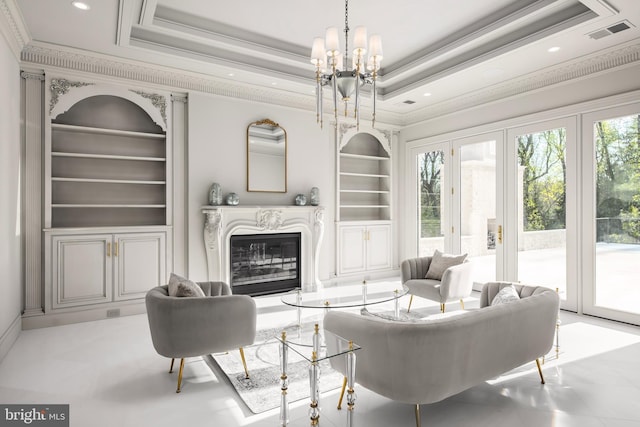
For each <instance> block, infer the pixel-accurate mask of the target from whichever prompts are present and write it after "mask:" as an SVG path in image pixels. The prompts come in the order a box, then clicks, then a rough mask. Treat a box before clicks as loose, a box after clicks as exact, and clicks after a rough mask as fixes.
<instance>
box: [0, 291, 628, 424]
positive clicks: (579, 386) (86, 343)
mask: <svg viewBox="0 0 640 427" xmlns="http://www.w3.org/2000/svg"><path fill="white" fill-rule="evenodd" d="M477 296H478V295H477V294H476V295H474V296H472V298H470V299H469V300H468V301H467V306H468V307H473V306H474V305H475V306H477ZM257 302H258V306H259V311H260V314H259V317H258V324H259V326H269V325H270V324H273V322H277V321H281V320H282V319H283V318H290V319H291V320H294V319H295V312H294V311H293V310H291V309H290V308H287V307H284V306H282V305H281V304H280V303H279V298H278V297H275V296H272V297H262V298H257ZM407 303H408V297H404V299H403V301H402V306H403V307H406V305H407ZM454 308H457V307H456V304H451V309H454ZM415 310H423V311H432V312H433V313H435V312H436V311H437V304H432V303H430V302H428V301H426V300H421V299H419V298H417V299H414V303H413V308H412V311H415ZM561 317H562V321H563V325H562V328H561V335H560V337H561V345H562V347H561V354H560V358H559V360H558V361H555V360H547V362H546V364H545V365H544V368H543V369H544V373H545V377H546V380H547V384H546V385H541V384H540V382H539V380H538V373H537V371H536V369H535V364H533V363H531V364H529V365H527V366H524V367H522V368H520V369H517V370H516V371H513V372H510V373H507V374H505V375H503V376H501V377H500V378H497V379H496V380H494V381H490V382H487V383H483V384H481V385H478V386H476V387H474V388H472V389H470V390H467V391H465V392H463V393H461V394H459V395H456V396H453V397H450V398H449V399H446V400H444V401H442V402H439V403H436V404H433V405H423V406H422V407H421V411H422V425H423V426H425V427H436V426H455V427H465V426H469V427H470V426H473V427H478V426H522V427H544V426H579V427H591V426H594V427H595V426H598V427H603V426H606V427H630V426H640V410H638V408H639V407H640V406H638V402H640V366H639V362H638V361H640V328H638V327H633V326H628V325H622V324H619V323H614V322H608V321H603V320H599V319H593V318H589V317H583V316H577V315H574V314H571V313H564V312H563V313H562V316H561ZM395 362H396V363H401V361H395ZM425 364H428V361H425ZM168 367H169V360H168V359H165V358H163V357H160V356H158V355H157V354H156V353H155V351H154V350H153V347H152V344H151V339H150V336H149V331H148V325H147V318H146V316H145V315H139V316H129V317H123V318H118V319H109V320H102V321H96V322H87V323H81V324H75V325H67V326H58V327H52V328H46V329H37V330H30V331H23V332H22V333H21V335H20V337H19V338H18V341H17V342H16V343H15V345H14V346H13V348H12V349H11V351H10V352H9V354H8V355H7V356H6V357H5V359H4V360H3V361H2V363H1V364H0V403H31V404H33V403H38V404H42V403H45V404H47V403H48V404H52V403H69V404H70V408H71V409H70V411H71V416H70V419H71V426H72V427H100V426H105V427H107V426H108V427H113V426H171V427H175V426H224V427H227V426H251V427H263V426H277V425H278V411H277V410H272V411H269V412H266V413H262V414H257V415H255V414H252V413H251V412H250V411H249V410H248V409H247V408H246V407H245V406H244V404H243V403H242V401H241V400H240V399H239V398H238V396H237V395H236V393H235V391H234V390H233V388H232V387H231V386H230V385H229V383H228V382H227V380H226V378H225V377H224V376H223V375H220V374H218V375H216V373H214V372H212V371H211V370H210V368H209V367H208V365H207V364H206V363H205V362H204V361H202V359H200V358H193V359H188V360H187V363H186V367H185V381H184V388H183V392H182V393H180V394H176V393H175V385H176V379H177V374H176V373H175V372H174V374H173V375H170V374H168V373H167V370H168ZM356 392H357V396H358V398H357V402H356V421H357V424H356V425H358V426H369V427H376V426H380V427H389V426H414V425H415V421H414V412H413V407H412V405H407V404H402V403H397V402H393V401H390V400H388V399H385V398H383V397H380V396H379V395H376V394H374V393H372V392H369V391H367V390H365V389H362V388H360V389H356ZM337 396H338V390H335V391H333V392H329V393H326V394H324V395H322V400H321V403H322V404H323V412H322V417H321V425H323V426H343V425H345V424H346V423H345V420H346V418H345V414H344V411H337V410H336V409H335V401H336V399H337ZM307 410H308V407H307V406H306V402H304V401H300V402H296V403H294V404H292V418H291V419H292V421H291V424H290V425H292V426H306V425H308V421H307Z"/></svg>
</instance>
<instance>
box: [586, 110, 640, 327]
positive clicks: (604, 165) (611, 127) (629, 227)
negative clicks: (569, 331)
mask: <svg viewBox="0 0 640 427" xmlns="http://www.w3.org/2000/svg"><path fill="white" fill-rule="evenodd" d="M582 135H583V147H584V149H583V151H582V165H583V170H582V173H583V177H584V179H583V183H584V185H583V192H582V195H583V196H582V209H583V212H584V220H583V224H582V233H581V234H582V241H581V249H582V252H581V253H582V259H583V260H584V262H583V266H582V270H583V272H584V274H583V280H582V281H581V282H582V283H583V287H584V299H583V312H584V313H586V314H592V315H596V316H600V317H606V318H610V319H615V320H620V321H623V322H629V323H634V324H640V286H638V276H640V103H636V104H632V105H628V106H624V107H618V108H610V109H607V110H603V111H597V112H593V113H589V114H585V115H584V116H583V120H582Z"/></svg>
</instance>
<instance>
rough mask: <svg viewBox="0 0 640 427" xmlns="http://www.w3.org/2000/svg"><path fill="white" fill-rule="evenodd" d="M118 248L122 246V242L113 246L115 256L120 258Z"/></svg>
mask: <svg viewBox="0 0 640 427" xmlns="http://www.w3.org/2000/svg"><path fill="white" fill-rule="evenodd" d="M118 246H120V242H118V241H116V242H115V243H114V244H113V256H118Z"/></svg>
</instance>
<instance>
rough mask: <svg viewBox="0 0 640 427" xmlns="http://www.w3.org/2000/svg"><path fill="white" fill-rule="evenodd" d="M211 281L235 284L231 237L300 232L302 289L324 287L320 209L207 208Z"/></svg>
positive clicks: (208, 258) (206, 237) (322, 209)
mask: <svg viewBox="0 0 640 427" xmlns="http://www.w3.org/2000/svg"><path fill="white" fill-rule="evenodd" d="M202 213H203V214H204V215H205V222H204V243H205V249H206V253H207V275H208V280H211V281H222V282H226V283H229V284H230V283H231V279H232V274H231V236H240V235H260V234H277V233H300V256H299V259H298V262H299V269H300V272H299V277H300V283H301V285H302V286H305V285H320V279H319V277H318V261H319V252H320V246H321V244H322V238H323V236H324V208H323V207H320V206H203V207H202Z"/></svg>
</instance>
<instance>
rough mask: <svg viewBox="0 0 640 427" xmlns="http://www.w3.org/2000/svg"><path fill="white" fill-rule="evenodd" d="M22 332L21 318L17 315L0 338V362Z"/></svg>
mask: <svg viewBox="0 0 640 427" xmlns="http://www.w3.org/2000/svg"><path fill="white" fill-rule="evenodd" d="M21 330H22V317H21V316H20V315H18V316H17V317H16V318H15V319H14V320H13V322H11V325H10V326H9V327H8V328H7V330H6V331H4V333H3V334H2V336H1V337H0V362H1V361H2V359H4V357H5V356H6V355H7V353H9V350H11V347H13V344H14V343H15V342H16V340H17V339H18V336H19V335H20V331H21Z"/></svg>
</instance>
